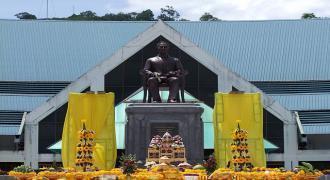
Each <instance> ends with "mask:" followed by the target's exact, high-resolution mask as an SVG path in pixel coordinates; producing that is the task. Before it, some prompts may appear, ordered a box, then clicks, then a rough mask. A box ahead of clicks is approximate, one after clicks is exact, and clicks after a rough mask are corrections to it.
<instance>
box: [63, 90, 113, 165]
mask: <svg viewBox="0 0 330 180" xmlns="http://www.w3.org/2000/svg"><path fill="white" fill-rule="evenodd" d="M114 98H115V97H114V94H113V93H106V94H84V93H70V94H69V103H68V110H67V113H66V117H65V122H64V127H63V134H62V162H63V167H65V168H68V167H75V158H76V145H77V143H78V141H79V137H78V132H79V131H80V130H81V129H82V121H83V120H85V124H86V128H87V129H90V130H94V131H95V133H96V134H95V139H94V141H95V144H96V145H95V150H94V151H93V156H94V159H95V163H94V165H95V166H96V167H98V168H99V169H106V170H108V169H111V168H113V167H114V166H115V163H116V157H117V148H116V133H115V114H114Z"/></svg>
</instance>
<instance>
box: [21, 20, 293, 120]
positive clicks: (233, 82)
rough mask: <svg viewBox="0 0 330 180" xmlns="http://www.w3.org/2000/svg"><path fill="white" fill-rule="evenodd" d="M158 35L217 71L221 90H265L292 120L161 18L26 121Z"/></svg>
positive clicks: (58, 104) (268, 105)
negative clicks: (233, 88)
mask: <svg viewBox="0 0 330 180" xmlns="http://www.w3.org/2000/svg"><path fill="white" fill-rule="evenodd" d="M159 36H163V37H164V38H166V39H167V40H168V41H170V42H171V43H173V44H174V45H176V46H177V47H178V48H180V49H181V50H182V51H184V52H185V53H187V54H188V55H190V56H191V57H192V58H194V59H196V60H197V61H198V62H200V63H201V64H202V65H204V66H205V67H207V68H208V69H209V70H210V71H212V72H213V73H215V74H217V75H218V79H221V82H218V90H220V89H221V90H226V91H229V89H230V90H231V86H234V87H236V88H237V89H239V90H242V91H245V92H260V93H261V94H262V98H263V104H264V108H265V109H266V110H268V111H269V112H270V113H272V114H273V115H274V116H276V117H278V118H279V119H280V120H282V121H283V122H284V123H288V122H289V121H293V118H292V117H293V116H292V114H291V112H290V111H289V110H287V109H286V108H284V107H283V106H281V105H280V104H279V103H278V102H276V101H275V100H273V99H272V98H271V97H269V96H267V95H266V94H265V93H263V92H262V91H261V90H260V89H258V88H257V87H256V86H254V85H253V84H251V83H250V82H248V81H247V80H245V79H243V78H242V77H241V76H240V75H238V74H237V73H235V72H233V71H231V70H230V69H228V68H226V67H225V66H224V65H223V64H222V63H221V62H220V61H219V60H218V59H216V58H214V57H212V56H211V55H210V54H209V53H207V52H206V51H204V50H202V49H201V48H199V47H198V46H197V45H196V44H194V43H193V42H191V41H190V40H188V39H187V38H185V37H184V36H183V35H182V34H180V33H179V32H178V31H176V30H175V29H173V28H172V27H170V26H169V25H167V24H165V23H164V22H163V21H158V22H157V23H155V24H153V25H152V26H151V27H149V28H148V29H147V30H146V31H144V32H142V33H140V34H139V35H137V36H136V37H135V38H134V39H133V40H131V41H130V42H128V43H127V44H126V45H124V46H123V47H122V48H120V49H119V50H117V51H116V52H115V53H114V54H113V55H112V56H111V57H109V58H107V59H105V60H104V61H102V62H101V63H100V64H98V65H96V66H95V67H93V68H92V69H90V70H89V71H88V72H86V73H85V74H83V75H82V76H81V77H79V78H78V79H77V80H75V81H74V82H72V83H71V84H70V85H69V86H68V87H66V88H65V89H63V90H62V91H61V92H59V93H58V94H56V95H55V96H54V97H53V98H51V99H49V100H48V101H47V102H45V103H43V104H42V105H40V106H39V107H37V108H36V109H35V110H33V111H32V112H30V113H29V114H28V115H27V117H26V123H27V124H36V123H38V122H40V121H41V120H42V119H44V118H45V117H46V116H48V115H49V114H50V113H52V112H53V111H55V110H56V109H58V108H59V107H61V106H62V105H63V104H65V103H66V102H67V101H68V95H69V92H81V91H83V90H84V89H86V88H87V87H88V86H91V84H93V81H94V80H95V79H97V78H100V77H103V76H104V75H105V74H106V73H108V72H110V71H111V70H113V69H114V68H116V67H117V66H118V65H120V64H121V63H122V62H124V61H125V60H127V59H128V58H129V57H131V56H133V55H134V54H135V53H136V52H138V51H139V50H141V49H142V48H144V47H145V46H146V45H148V44H149V43H150V42H152V41H153V40H154V39H156V38H157V37H159ZM220 83H223V84H225V86H226V88H224V89H223V88H221V86H223V84H220ZM229 87H230V88H229ZM92 89H93V88H92ZM226 91H225V92H226Z"/></svg>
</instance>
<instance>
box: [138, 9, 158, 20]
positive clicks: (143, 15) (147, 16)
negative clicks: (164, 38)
mask: <svg viewBox="0 0 330 180" xmlns="http://www.w3.org/2000/svg"><path fill="white" fill-rule="evenodd" d="M135 20H137V21H153V20H155V19H154V13H153V12H152V11H151V10H150V9H147V10H145V11H142V12H140V13H138V14H137V15H136V18H135Z"/></svg>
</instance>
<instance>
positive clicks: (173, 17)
mask: <svg viewBox="0 0 330 180" xmlns="http://www.w3.org/2000/svg"><path fill="white" fill-rule="evenodd" d="M15 16H16V17H17V18H19V19H37V17H36V16H35V15H33V14H30V13H27V12H21V13H18V14H16V15H15ZM179 18H180V14H179V12H178V11H176V10H175V9H174V8H173V7H172V6H166V7H165V8H161V14H160V15H159V16H158V19H162V20H163V21H177V20H180V21H188V20H187V19H183V18H181V19H179ZM40 20H42V19H40ZM50 20H78V21H154V20H155V17H154V13H153V12H152V10H150V9H146V10H144V11H141V12H129V13H124V12H119V13H111V12H109V13H106V14H105V15H103V16H98V15H97V14H96V13H95V12H93V11H90V10H88V11H83V12H80V13H79V14H72V15H71V16H69V17H53V18H51V19H50Z"/></svg>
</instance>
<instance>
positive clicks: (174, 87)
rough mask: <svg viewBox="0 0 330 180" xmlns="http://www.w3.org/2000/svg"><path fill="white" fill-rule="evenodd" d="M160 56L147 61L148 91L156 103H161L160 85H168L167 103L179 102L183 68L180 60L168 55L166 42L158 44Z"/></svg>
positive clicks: (145, 68)
mask: <svg viewBox="0 0 330 180" xmlns="http://www.w3.org/2000/svg"><path fill="white" fill-rule="evenodd" d="M157 50H158V55H157V56H155V57H152V58H149V59H147V61H146V64H145V66H144V69H143V70H144V72H145V74H146V76H147V85H148V91H149V93H150V94H151V97H152V99H153V101H154V102H161V98H160V96H159V85H160V84H167V85H168V87H169V96H168V100H167V102H169V103H174V102H177V99H176V97H177V95H178V92H179V88H180V79H179V78H180V76H182V73H183V72H184V71H183V67H182V65H181V62H180V60H179V59H178V58H175V57H171V56H169V54H168V50H169V45H168V44H167V43H166V42H165V41H160V42H159V43H157Z"/></svg>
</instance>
